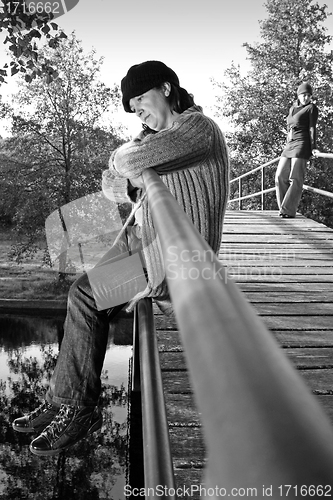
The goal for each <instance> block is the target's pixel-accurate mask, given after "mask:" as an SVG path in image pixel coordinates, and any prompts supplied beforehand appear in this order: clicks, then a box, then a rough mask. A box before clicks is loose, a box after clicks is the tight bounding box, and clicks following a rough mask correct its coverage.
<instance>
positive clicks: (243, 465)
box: [142, 169, 333, 498]
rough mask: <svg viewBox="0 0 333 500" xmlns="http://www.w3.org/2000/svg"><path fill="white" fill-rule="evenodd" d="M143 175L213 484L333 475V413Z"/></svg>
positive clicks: (152, 178) (321, 480)
mask: <svg viewBox="0 0 333 500" xmlns="http://www.w3.org/2000/svg"><path fill="white" fill-rule="evenodd" d="M142 176H143V180H144V185H145V188H146V191H147V197H148V203H149V206H150V209H151V211H152V216H153V220H154V225H155V228H156V230H157V233H158V236H159V240H160V244H161V248H162V251H163V258H164V265H165V271H166V277H167V281H168V286H169V291H170V295H171V298H172V302H173V306H174V311H175V315H176V320H177V323H178V326H179V330H180V335H181V340H182V344H183V346H184V351H185V355H186V358H187V364H188V367H189V374H190V379H191V382H192V387H193V389H194V393H195V399H196V402H197V405H198V409H199V411H200V412H201V418H202V425H203V432H204V439H205V443H206V448H207V453H208V465H207V470H206V482H205V487H207V488H209V487H211V488H221V490H219V491H222V489H223V491H226V492H227V494H228V493H229V496H230V494H232V491H233V492H235V488H237V487H239V488H240V487H244V486H245V487H247V486H248V487H249V488H250V487H251V488H256V489H257V491H258V492H259V494H258V496H261V493H262V489H263V485H265V484H266V485H267V484H269V485H270V487H271V488H273V489H274V493H273V495H272V496H273V498H277V497H278V496H279V490H278V487H279V486H281V485H285V484H290V485H320V484H330V481H331V479H332V470H333V429H332V427H331V424H330V422H329V419H328V417H327V416H326V415H325V414H324V412H323V410H322V408H321V407H320V405H319V403H318V402H317V401H316V400H315V397H314V396H313V395H312V394H311V392H310V391H309V389H308V387H307V386H306V385H305V382H304V381H303V380H302V378H301V376H300V375H299V374H298V373H297V371H296V370H295V369H294V367H293V365H292V364H291V362H290V361H289V360H288V359H287V358H286V357H285V355H284V354H283V352H282V349H281V348H280V347H279V345H278V344H277V342H276V341H275V339H274V338H273V336H272V335H271V334H270V333H269V331H268V330H267V328H266V326H265V325H264V323H263V322H262V320H261V319H260V318H259V317H258V316H257V314H256V312H255V310H254V309H253V307H252V306H251V305H250V304H249V303H248V301H247V300H246V299H245V298H244V297H243V295H242V293H241V292H240V291H239V289H238V287H237V285H236V284H235V283H233V282H232V281H231V280H229V279H228V275H227V270H226V269H225V268H224V267H223V266H222V265H221V263H220V262H219V261H218V259H217V257H216V256H215V255H214V254H213V252H212V250H211V249H210V247H209V246H208V244H207V243H206V242H205V241H204V240H203V238H202V237H201V235H200V234H199V232H198V231H197V230H196V229H195V228H194V226H193V224H192V223H191V222H190V220H189V219H188V217H187V215H186V214H185V213H184V212H183V210H182V209H181V207H180V206H179V205H178V203H177V202H176V200H175V198H174V197H173V196H172V194H171V193H170V192H169V190H168V189H167V188H166V186H165V185H164V183H163V182H162V181H161V179H160V178H159V176H158V175H157V174H156V172H155V171H153V170H151V169H148V170H146V171H144V172H143V174H142ZM191 256H193V258H192V259H191ZM184 273H185V274H184ZM215 491H216V490H215ZM216 496H218V495H216ZM233 496H236V495H233ZM290 496H291V498H298V497H297V492H296V493H295V490H293V491H290Z"/></svg>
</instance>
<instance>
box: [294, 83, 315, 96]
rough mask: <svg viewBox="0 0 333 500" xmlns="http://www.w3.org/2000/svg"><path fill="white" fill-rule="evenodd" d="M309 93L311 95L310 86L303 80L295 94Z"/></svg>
mask: <svg viewBox="0 0 333 500" xmlns="http://www.w3.org/2000/svg"><path fill="white" fill-rule="evenodd" d="M305 93H307V94H310V95H312V87H311V85H310V84H309V83H307V82H303V83H301V85H300V86H299V87H298V89H297V95H298V96H299V95H300V94H305Z"/></svg>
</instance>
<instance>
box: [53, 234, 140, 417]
mask: <svg viewBox="0 0 333 500" xmlns="http://www.w3.org/2000/svg"><path fill="white" fill-rule="evenodd" d="M130 229H132V228H130ZM140 248H141V240H140V239H138V238H137V237H136V235H135V232H134V234H132V237H130V235H129V233H128V232H126V234H125V236H124V238H123V239H122V241H120V242H119V244H118V245H117V246H116V247H114V248H112V249H111V251H109V252H108V253H107V254H106V255H105V256H104V257H103V258H102V259H101V261H100V262H99V264H98V266H100V265H104V263H105V262H107V263H108V262H110V261H112V260H115V261H117V262H119V260H122V259H124V258H126V256H128V255H131V254H132V252H133V250H139V249H140ZM96 267H97V266H96ZM103 269H106V270H107V267H105V268H103ZM143 278H144V279H141V278H140V279H139V280H138V278H137V277H136V278H135V279H134V280H133V287H132V292H133V294H135V293H136V292H137V291H141V290H142V287H145V285H146V279H145V276H144V273H143ZM111 281H112V276H111ZM126 284H127V285H128V282H127V283H126ZM104 288H105V287H104V286H103V283H101V286H100V288H99V289H98V290H97V291H96V289H95V290H93V288H92V286H91V283H90V280H89V272H88V273H87V274H83V275H82V276H80V277H79V278H78V279H77V280H76V281H75V282H74V283H73V285H72V286H71V288H70V291H69V295H68V303H67V316H66V320H65V324H64V337H63V341H62V343H61V348H60V351H59V355H58V359H57V364H56V367H55V370H54V373H53V375H52V378H51V381H50V386H49V389H48V391H47V393H46V400H47V401H48V402H49V403H53V404H55V405H56V406H60V405H61V404H70V405H74V406H80V407H82V406H84V407H87V406H89V407H93V406H96V405H97V404H98V399H99V395H100V391H101V379H100V375H101V371H102V368H103V363H104V358H105V353H106V347H107V340H108V332H109V323H110V320H112V318H114V317H115V316H116V314H118V313H119V312H120V311H121V309H122V308H123V306H124V305H125V304H124V303H123V304H120V303H118V304H116V305H114V306H112V307H109V308H108V309H103V310H98V307H97V305H96V300H95V296H96V294H103V291H104ZM115 289H116V290H118V289H119V282H118V283H116V287H115Z"/></svg>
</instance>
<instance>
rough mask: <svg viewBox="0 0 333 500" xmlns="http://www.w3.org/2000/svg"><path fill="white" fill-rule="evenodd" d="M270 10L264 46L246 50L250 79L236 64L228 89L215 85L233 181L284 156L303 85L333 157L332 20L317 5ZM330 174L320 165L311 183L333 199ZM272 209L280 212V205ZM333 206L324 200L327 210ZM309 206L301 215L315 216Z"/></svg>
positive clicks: (276, 1)
mask: <svg viewBox="0 0 333 500" xmlns="http://www.w3.org/2000/svg"><path fill="white" fill-rule="evenodd" d="M265 6H266V9H267V13H268V17H267V19H265V20H263V21H260V32H261V41H260V42H258V43H255V44H253V45H251V44H249V43H245V44H244V46H245V47H246V50H247V53H248V58H249V60H250V62H251V69H250V71H249V72H248V74H246V75H242V73H241V68H240V67H239V66H237V65H235V64H232V66H231V67H230V68H229V69H228V70H227V71H226V79H227V82H226V83H219V82H216V81H213V84H214V86H215V89H216V90H217V91H218V96H217V114H218V116H222V117H223V118H224V119H225V118H226V119H228V121H229V123H230V133H228V134H227V140H228V144H229V148H230V153H231V160H232V177H236V176H238V175H240V174H242V173H244V172H246V171H249V170H251V169H252V168H255V167H256V166H259V165H262V164H263V163H265V162H267V161H270V160H272V159H273V158H275V157H278V156H279V155H280V154H281V151H282V149H283V146H284V143H285V129H286V116H287V114H288V110H289V107H290V106H291V105H292V102H293V101H294V99H295V97H296V93H295V92H296V89H297V87H298V85H299V84H300V83H301V82H302V81H310V82H311V84H312V86H313V88H314V100H315V102H316V103H317V106H318V107H319V122H318V144H317V146H318V149H320V150H321V151H325V152H331V151H333V134H332V132H333V130H332V127H333V106H332V105H333V97H332V90H331V89H332V83H333V73H332V62H333V53H332V52H331V51H329V50H328V48H327V47H328V44H329V43H330V42H331V41H332V37H331V36H330V35H327V33H326V32H327V29H326V27H325V26H324V22H325V20H326V19H327V17H328V16H329V15H330V14H329V13H328V12H327V6H326V5H323V6H320V5H319V4H318V3H317V2H315V1H313V0H303V1H302V2H299V1H298V0H268V1H267V2H266V4H265ZM330 168H332V165H329V164H328V161H327V160H322V159H320V160H319V159H318V160H316V161H315V163H312V164H311V166H310V168H309V171H308V178H307V183H308V184H309V185H313V186H314V187H320V188H322V189H328V187H329V186H330V190H331V191H333V184H332V183H331V180H330V178H329V175H328V172H329V169H330ZM266 172H267V174H268V179H267V187H271V186H273V179H274V172H273V170H272V167H269V169H266ZM256 178H257V176H256ZM328 184H329V186H328ZM258 188H259V189H258ZM254 189H255V190H256V191H257V190H260V180H259V179H258V180H254V177H253V178H252V177H251V179H250V182H249V186H248V190H249V191H250V192H255V191H254ZM305 199H306V198H304V201H305ZM250 203H252V204H253V203H256V201H251V202H250ZM270 203H271V208H276V204H275V199H274V197H272V198H271V202H270ZM329 203H330V202H328V201H327V200H326V199H321V201H320V206H321V209H320V210H324V206H326V205H327V204H329ZM310 205H311V204H310ZM310 205H309V204H308V202H306V203H305V204H303V207H301V210H303V212H304V213H308V212H309V211H312V213H313V210H312V208H313V207H312V208H311V206H310ZM316 213H318V212H317V210H316ZM325 220H326V222H327V219H325Z"/></svg>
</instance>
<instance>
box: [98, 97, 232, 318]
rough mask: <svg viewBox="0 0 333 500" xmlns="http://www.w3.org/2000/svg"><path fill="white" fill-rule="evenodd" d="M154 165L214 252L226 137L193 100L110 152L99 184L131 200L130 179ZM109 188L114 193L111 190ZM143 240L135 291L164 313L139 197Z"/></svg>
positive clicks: (157, 259)
mask: <svg viewBox="0 0 333 500" xmlns="http://www.w3.org/2000/svg"><path fill="white" fill-rule="evenodd" d="M147 168H154V169H155V170H156V172H157V173H158V174H159V175H160V177H161V180H162V181H163V182H164V184H165V185H166V186H167V187H168V189H169V190H170V192H171V193H172V194H173V195H174V197H175V198H176V200H177V201H178V203H179V204H180V206H181V207H182V208H183V210H184V211H185V212H186V214H187V215H188V216H189V217H190V219H191V220H192V222H193V224H194V226H195V227H196V228H197V229H198V230H199V232H200V233H201V235H202V236H203V238H204V239H205V240H206V241H207V242H208V244H209V245H210V246H211V247H212V249H213V250H214V252H218V250H219V248H220V244H221V237H222V224H223V217H224V212H225V208H226V203H227V197H228V186H229V158H228V151H227V146H226V143H225V139H224V137H223V134H222V132H221V130H220V128H219V127H218V126H217V124H216V123H215V122H214V121H213V120H212V119H210V118H208V117H207V116H205V115H204V114H203V112H202V108H201V107H199V106H192V107H191V108H189V109H187V110H186V111H184V112H183V113H181V114H180V115H179V116H178V117H177V119H176V120H175V122H174V123H173V125H172V126H171V127H170V128H168V129H165V130H161V131H160V132H157V133H147V132H145V131H143V132H141V133H140V134H139V136H138V137H136V138H135V139H133V140H132V141H130V142H128V143H126V144H123V145H122V146H120V147H119V148H118V149H117V150H116V151H114V152H113V153H112V155H111V159H110V162H109V170H106V171H104V172H103V179H102V189H103V192H104V194H105V195H106V196H107V197H111V196H112V197H113V199H115V198H114V196H116V201H119V202H120V201H125V200H127V201H129V200H130V198H129V196H128V179H130V178H135V177H138V176H139V175H140V174H141V173H142V172H143V170H145V169H147ZM111 191H112V192H113V194H112V195H111V194H110V193H111ZM142 209H143V220H142V244H143V252H144V256H145V261H146V265H147V272H148V286H147V288H146V290H144V292H142V293H141V294H139V295H138V296H136V297H134V299H133V302H132V304H131V307H133V304H134V303H136V302H137V301H138V300H139V299H140V298H142V297H153V298H154V300H155V302H156V303H157V304H158V305H159V307H160V308H161V310H162V311H163V312H165V313H166V314H168V313H171V312H172V307H171V302H170V298H169V295H168V289H167V284H166V280H165V279H163V277H164V266H163V262H162V258H161V255H160V252H159V248H158V240H157V239H156V233H155V229H154V224H153V219H152V214H151V211H150V208H149V205H148V202H147V199H144V201H143V206H142Z"/></svg>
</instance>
